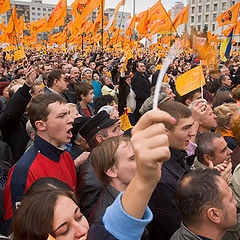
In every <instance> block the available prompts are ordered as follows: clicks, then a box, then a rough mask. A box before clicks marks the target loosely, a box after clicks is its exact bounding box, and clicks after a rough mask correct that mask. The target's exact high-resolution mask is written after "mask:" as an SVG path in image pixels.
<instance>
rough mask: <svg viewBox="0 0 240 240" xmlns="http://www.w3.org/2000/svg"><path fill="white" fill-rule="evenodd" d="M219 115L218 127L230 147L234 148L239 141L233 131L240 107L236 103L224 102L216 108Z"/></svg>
mask: <svg viewBox="0 0 240 240" xmlns="http://www.w3.org/2000/svg"><path fill="white" fill-rule="evenodd" d="M214 113H215V114H216V115H217V129H216V132H217V133H220V134H221V135H222V136H223V137H224V139H225V141H226V142H227V144H228V148H230V149H231V150H234V148H235V147H236V146H237V141H236V139H235V138H234V135H233V133H232V126H233V120H234V119H235V118H236V116H238V115H239V107H238V105H237V104H236V103H224V104H222V105H220V106H218V107H216V108H215V109H214Z"/></svg>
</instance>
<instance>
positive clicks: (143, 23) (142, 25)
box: [136, 9, 150, 35]
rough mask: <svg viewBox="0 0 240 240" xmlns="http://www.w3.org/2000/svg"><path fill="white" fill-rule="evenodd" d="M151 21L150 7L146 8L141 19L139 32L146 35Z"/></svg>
mask: <svg viewBox="0 0 240 240" xmlns="http://www.w3.org/2000/svg"><path fill="white" fill-rule="evenodd" d="M149 22H150V17H149V9H148V10H146V12H145V14H144V15H143V17H142V19H140V21H139V22H138V25H137V27H136V29H137V30H138V32H139V34H141V35H145V34H146V33H147V31H148V25H149Z"/></svg>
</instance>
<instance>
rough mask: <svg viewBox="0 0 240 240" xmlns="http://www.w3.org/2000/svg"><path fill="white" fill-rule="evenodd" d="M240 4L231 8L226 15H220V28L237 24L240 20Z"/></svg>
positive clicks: (218, 20) (218, 18) (218, 19)
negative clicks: (239, 17)
mask: <svg viewBox="0 0 240 240" xmlns="http://www.w3.org/2000/svg"><path fill="white" fill-rule="evenodd" d="M239 7H240V2H239V3H237V4H235V5H234V6H232V7H230V8H229V9H228V10H226V11H225V12H224V13H222V14H221V15H219V16H218V17H217V18H216V20H217V22H218V27H221V26H225V25H228V24H232V23H236V22H237V19H238V13H239Z"/></svg>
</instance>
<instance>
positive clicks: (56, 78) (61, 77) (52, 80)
mask: <svg viewBox="0 0 240 240" xmlns="http://www.w3.org/2000/svg"><path fill="white" fill-rule="evenodd" d="M47 86H48V89H47V91H46V93H55V94H62V93H63V92H64V91H65V90H67V86H68V83H67V81H66V80H65V74H64V72H63V71H61V70H53V71H52V72H50V73H49V75H48V77H47Z"/></svg>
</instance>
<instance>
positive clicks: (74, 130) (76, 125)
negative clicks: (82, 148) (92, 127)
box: [71, 117, 91, 143]
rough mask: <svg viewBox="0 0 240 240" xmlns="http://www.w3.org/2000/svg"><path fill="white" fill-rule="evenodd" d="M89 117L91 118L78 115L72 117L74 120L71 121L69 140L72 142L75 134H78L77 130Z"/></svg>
mask: <svg viewBox="0 0 240 240" xmlns="http://www.w3.org/2000/svg"><path fill="white" fill-rule="evenodd" d="M89 119H91V118H90V117H78V118H75V119H74V122H73V124H72V125H73V128H72V130H71V132H72V139H71V142H72V143H73V142H74V140H75V138H76V136H77V134H78V131H79V129H80V128H81V127H82V126H83V124H84V123H86V122H87V121H88V120H89Z"/></svg>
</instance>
